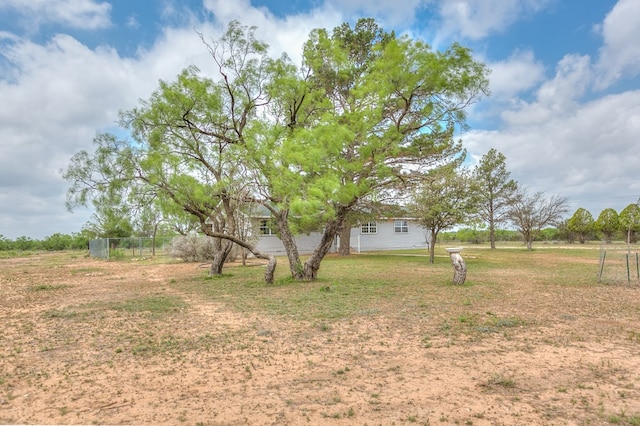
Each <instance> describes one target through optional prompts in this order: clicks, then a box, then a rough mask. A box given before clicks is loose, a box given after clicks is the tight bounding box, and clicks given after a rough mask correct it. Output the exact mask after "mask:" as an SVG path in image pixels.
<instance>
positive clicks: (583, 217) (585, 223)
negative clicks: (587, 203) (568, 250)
mask: <svg viewBox="0 0 640 426" xmlns="http://www.w3.org/2000/svg"><path fill="white" fill-rule="evenodd" d="M593 227H594V220H593V216H592V215H591V213H590V212H589V211H588V210H586V209H584V208H582V207H580V208H579V209H578V210H576V211H575V213H574V214H573V216H571V218H569V221H568V222H567V228H568V229H569V231H571V232H573V233H574V234H576V235H577V236H578V241H580V244H584V243H585V242H586V240H587V238H588V236H589V233H591V232H592V231H593V229H594V228H593Z"/></svg>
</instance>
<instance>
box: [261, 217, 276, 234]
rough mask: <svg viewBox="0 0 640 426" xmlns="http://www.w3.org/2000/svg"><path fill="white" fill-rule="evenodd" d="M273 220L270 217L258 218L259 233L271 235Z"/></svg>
mask: <svg viewBox="0 0 640 426" xmlns="http://www.w3.org/2000/svg"><path fill="white" fill-rule="evenodd" d="M273 234H275V232H273V222H272V221H271V219H260V235H273Z"/></svg>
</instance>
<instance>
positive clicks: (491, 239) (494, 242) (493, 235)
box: [489, 205, 496, 250]
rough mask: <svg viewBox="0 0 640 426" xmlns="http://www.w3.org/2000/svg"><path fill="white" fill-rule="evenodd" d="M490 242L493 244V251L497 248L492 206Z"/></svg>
mask: <svg viewBox="0 0 640 426" xmlns="http://www.w3.org/2000/svg"><path fill="white" fill-rule="evenodd" d="M489 241H490V242H491V249H492V250H495V248H496V222H495V220H494V218H493V205H492V206H491V214H490V217H489Z"/></svg>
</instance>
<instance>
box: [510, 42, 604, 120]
mask: <svg viewBox="0 0 640 426" xmlns="http://www.w3.org/2000/svg"><path fill="white" fill-rule="evenodd" d="M590 65H591V64H590V58H589V57H588V56H579V55H566V56H565V57H564V58H563V59H562V60H561V61H560V62H559V63H558V65H557V67H556V75H555V77H554V78H553V79H551V80H548V81H545V82H544V83H543V84H542V85H541V86H540V88H539V89H538V90H537V94H536V100H535V101H534V102H531V103H527V102H524V101H521V102H520V105H519V106H518V107H517V108H515V109H511V110H507V111H505V112H504V113H503V114H502V118H503V120H504V121H505V123H506V124H507V125H508V126H512V127H519V126H528V125H532V124H533V125H537V124H539V123H544V122H546V121H548V120H552V119H554V118H556V117H564V116H566V115H567V114H572V113H573V111H574V109H575V108H577V107H578V100H579V99H580V97H581V96H582V95H584V94H585V92H586V91H587V89H588V88H589V85H590V82H591V79H592V71H591V66H590Z"/></svg>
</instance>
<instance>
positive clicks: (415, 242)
mask: <svg viewBox="0 0 640 426" xmlns="http://www.w3.org/2000/svg"><path fill="white" fill-rule="evenodd" d="M376 228H377V232H376V233H374V234H363V233H362V232H361V227H360V226H357V227H353V228H351V248H352V251H354V252H358V251H375V250H402V249H412V248H426V247H427V238H428V237H427V235H428V233H427V231H426V230H425V229H424V228H422V227H420V226H419V225H418V224H417V223H416V222H412V221H409V232H406V233H400V232H395V229H394V221H393V220H391V221H376ZM320 237H321V236H320V234H319V233H317V232H313V233H311V234H309V235H297V236H296V237H295V238H296V242H297V245H298V252H299V253H300V254H309V253H311V252H312V251H313V249H314V248H315V247H316V246H317V245H318V243H319V242H320ZM256 246H257V247H256V248H257V249H258V250H260V251H264V252H267V253H272V254H275V255H276V256H280V255H285V254H286V251H285V249H284V245H283V244H282V241H280V239H279V238H278V237H277V236H276V235H262V236H261V237H260V240H259V241H258V243H257V245H256ZM337 247H338V245H337V242H335V243H334V245H333V247H332V248H331V252H336V251H337Z"/></svg>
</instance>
